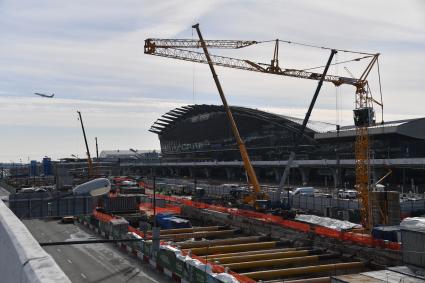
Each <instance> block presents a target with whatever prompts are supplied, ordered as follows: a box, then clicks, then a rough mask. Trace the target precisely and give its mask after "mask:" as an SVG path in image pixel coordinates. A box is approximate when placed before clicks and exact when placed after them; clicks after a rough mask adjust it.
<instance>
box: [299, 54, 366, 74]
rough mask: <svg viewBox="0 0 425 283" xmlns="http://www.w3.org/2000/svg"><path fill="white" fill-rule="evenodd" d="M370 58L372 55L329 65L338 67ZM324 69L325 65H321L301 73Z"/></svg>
mask: <svg viewBox="0 0 425 283" xmlns="http://www.w3.org/2000/svg"><path fill="white" fill-rule="evenodd" d="M337 54H338V53H337ZM370 57H373V56H372V55H370V56H363V57H358V58H353V59H350V60H346V61H341V62H336V63H333V64H331V66H335V65H340V64H344V63H349V62H354V61H356V62H359V61H360V60H363V59H367V58H370ZM324 67H326V66H325V65H323V66H317V67H312V68H307V69H303V70H301V71H309V70H313V69H319V68H324Z"/></svg>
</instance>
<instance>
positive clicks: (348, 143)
mask: <svg viewBox="0 0 425 283" xmlns="http://www.w3.org/2000/svg"><path fill="white" fill-rule="evenodd" d="M231 110H232V113H233V115H234V118H235V120H236V123H237V125H238V128H239V131H240V134H241V136H242V138H243V139H244V141H245V144H246V147H247V149H248V152H249V155H250V158H251V160H252V161H253V164H254V167H255V168H256V171H257V174H258V175H259V177H260V179H263V180H266V179H267V180H269V181H276V180H277V179H278V176H280V171H281V170H283V168H284V164H285V161H286V160H287V159H288V156H289V153H290V151H291V149H292V148H293V147H294V142H295V137H296V135H297V133H298V132H299V130H300V128H301V124H302V120H301V119H297V118H293V117H288V116H283V115H278V114H273V113H269V112H265V111H261V110H257V109H251V108H246V107H236V106H234V107H231ZM150 131H151V132H153V133H155V134H157V135H158V137H159V140H160V144H161V155H162V162H163V163H164V165H165V164H167V163H168V164H175V165H174V166H176V168H177V167H178V168H177V169H180V170H178V171H180V173H179V174H183V175H186V173H187V170H189V171H191V173H190V174H189V175H193V174H195V175H196V174H199V171H200V170H199V169H200V167H202V166H201V165H200V164H202V163H205V166H204V167H205V168H202V169H203V170H201V171H203V172H206V173H205V175H208V174H209V175H211V173H214V172H213V171H214V170H215V169H217V168H214V166H213V165H211V166H209V165H207V164H211V163H212V164H214V163H217V162H219V163H220V164H221V165H225V164H228V166H227V170H225V171H226V176H227V177H228V178H230V179H232V178H235V179H238V178H240V176H239V175H240V174H241V173H242V174H243V170H241V169H242V167H241V163H240V162H239V163H238V162H236V163H235V161H240V160H241V158H240V154H239V150H238V148H237V146H236V143H235V139H234V137H233V135H232V131H231V128H230V126H229V123H228V120H227V116H226V113H225V112H224V109H223V107H222V106H217V105H187V106H182V107H179V108H176V109H173V110H171V111H169V112H167V113H165V114H164V115H162V116H161V117H160V118H158V119H157V121H156V122H155V123H154V124H153V125H152V126H151V128H150ZM355 136H356V129H355V127H354V126H342V127H338V128H337V126H336V125H333V124H329V123H323V122H317V121H310V122H309V123H308V125H307V128H306V130H305V132H304V135H303V137H302V139H301V142H300V145H299V146H298V150H297V152H296V153H297V155H296V160H297V162H296V163H295V166H294V168H293V170H291V174H292V176H293V181H294V183H296V182H299V183H318V184H323V182H325V183H327V182H333V183H335V185H336V186H342V185H346V184H347V183H348V184H352V183H353V182H354V141H355ZM369 136H370V144H371V147H370V154H371V160H372V161H371V173H372V177H373V178H372V179H375V180H376V179H379V177H380V176H381V175H383V174H385V172H387V171H388V170H390V169H391V170H392V171H393V173H392V174H391V175H390V176H389V177H388V178H387V179H386V181H385V182H384V183H389V184H391V185H392V186H398V187H401V186H403V189H404V190H407V191H408V190H411V189H412V190H417V189H419V190H421V189H423V188H422V186H423V185H424V184H425V177H424V173H425V118H417V119H409V120H400V121H391V122H385V123H384V124H377V125H375V126H373V127H370V128H369ZM177 164H181V166H177ZM184 164H186V165H184ZM237 164H239V166H238V165H237ZM208 166H209V167H210V172H208V170H209V169H208ZM224 167H226V166H224ZM238 167H240V168H238ZM190 169H192V170H190ZM232 171H233V172H232ZM292 171H293V172H292ZM229 172H230V173H229ZM213 175H214V174H213ZM397 177H398V178H397ZM397 179H398V180H403V182H402V183H401V184H396V183H392V180H394V181H395V180H397ZM327 185H329V184H327Z"/></svg>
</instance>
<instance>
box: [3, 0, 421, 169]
mask: <svg viewBox="0 0 425 283" xmlns="http://www.w3.org/2000/svg"><path fill="white" fill-rule="evenodd" d="M195 23H199V24H200V28H201V31H202V33H203V36H204V38H205V39H243V40H256V41H268V40H272V39H276V38H279V39H282V40H287V41H292V42H300V43H308V44H313V45H317V46H326V47H332V48H338V49H344V50H357V51H364V52H368V53H380V57H379V67H380V78H381V83H382V84H381V86H382V94H383V101H384V120H385V121H390V120H397V119H406V118H415V117H425V110H424V105H425V92H424V84H425V81H424V74H425V1H423V0H418V1H414V0H405V1H399V0H398V1H393V0H375V1H370V0H355V1H354V0H353V1H348V0H323V1H314V0H298V1H295V0H293V1H292V0H280V1H278V0H273V1H272V0H269V1H268V0H228V1H226V0H216V1H207V0H196V1H195V0H194V1H189V0H169V1H140V0H122V1H112V0H91V1H87V0H84V1H83V0H74V1H60V0H39V1H33V0H0V78H1V79H0V131H1V136H0V137H1V138H0V162H28V160H32V159H36V160H40V159H42V158H43V157H44V156H50V157H51V158H53V159H58V158H63V157H70V156H71V154H74V155H77V156H79V157H84V156H85V146H84V140H83V136H82V132H81V128H80V124H79V121H78V120H77V111H78V110H79V111H81V112H82V115H83V120H84V124H85V127H86V132H87V137H88V141H89V144H90V149H91V151H92V155H93V153H94V151H95V143H94V138H95V137H98V140H99V149H100V150H114V149H129V148H137V149H159V140H158V137H157V135H155V134H153V133H151V132H149V131H148V129H149V128H150V126H151V125H152V124H153V123H154V122H155V120H156V119H157V118H158V117H160V116H161V115H162V114H164V113H166V112H167V111H169V110H171V109H173V108H175V107H178V106H182V105H187V104H193V103H197V104H220V100H219V96H218V93H217V90H216V88H215V85H214V83H213V80H212V77H211V73H210V71H209V69H208V66H206V65H201V64H196V63H190V62H184V61H177V60H172V59H167V58H161V57H157V56H150V55H145V54H144V53H143V45H144V40H145V39H146V38H189V39H191V38H194V39H197V35H196V33H194V32H193V30H192V28H191V26H192V25H193V24H195ZM273 48H274V46H273V44H272V43H263V44H259V45H255V46H253V47H249V48H245V49H241V50H226V51H225V52H224V53H223V52H222V51H221V52H217V50H210V52H211V53H214V54H223V55H226V56H232V57H236V58H247V59H250V60H253V61H255V62H264V63H268V62H270V59H271V58H272V55H273ZM328 57H329V50H324V49H318V48H307V47H303V46H298V45H295V44H283V43H282V44H280V53H279V59H280V65H281V67H283V68H294V69H305V68H309V67H315V66H322V65H324V64H325V63H326V61H327V59H328ZM354 57H356V56H355V55H353V54H349V53H344V52H339V53H338V55H337V56H336V58H334V63H335V62H343V61H344V60H350V59H353V58H354ZM366 63H367V61H364V60H363V61H361V62H352V63H347V64H345V63H344V64H338V65H334V66H331V68H330V70H329V72H331V73H333V74H336V75H340V76H346V77H349V76H350V75H349V74H348V72H347V71H346V70H345V69H344V67H346V68H347V69H348V70H349V71H350V72H351V73H352V74H353V75H354V76H355V77H358V76H359V75H360V72H361V70H362V68H364V66H365V64H366ZM318 70H320V69H317V70H316V71H318ZM216 71H217V73H218V75H219V78H220V80H221V83H222V86H223V89H224V92H225V94H226V96H227V99H228V101H229V104H231V105H238V106H246V107H252V108H258V109H261V110H265V111H270V112H274V113H278V114H283V115H289V116H294V117H298V118H303V117H304V114H305V112H306V110H307V107H308V104H309V102H310V99H311V97H312V95H313V92H314V90H315V88H316V85H317V82H315V81H309V80H303V79H297V78H288V77H282V76H274V75H267V74H259V73H252V72H247V71H240V70H233V69H226V68H219V67H217V68H216ZM368 79H369V82H370V85H371V89H372V93H373V94H374V97H376V98H379V97H380V93H379V84H378V81H379V80H378V75H377V69H376V68H374V69H373V71H372V72H371V75H370V76H369V78H368ZM354 91H355V90H354V89H353V87H350V86H341V87H339V88H336V87H334V86H333V85H331V84H326V83H325V84H324V86H323V88H322V91H321V93H320V95H319V98H318V101H317V104H316V107H315V109H314V110H313V114H312V117H311V119H312V120H318V121H323V122H329V123H334V124H341V125H347V124H352V109H353V108H354V98H355V96H354ZM34 92H41V93H47V94H51V93H55V97H54V98H52V99H49V98H42V97H37V96H36V95H34ZM377 113H378V117H380V115H381V114H380V110H379V108H377Z"/></svg>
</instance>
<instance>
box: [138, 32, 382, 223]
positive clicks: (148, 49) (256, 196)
mask: <svg viewBox="0 0 425 283" xmlns="http://www.w3.org/2000/svg"><path fill="white" fill-rule="evenodd" d="M192 27H193V28H194V29H196V32H197V34H198V37H199V40H195V39H157V38H148V39H146V40H145V46H144V53H145V54H149V55H155V56H161V57H166V58H172V59H179V60H184V61H190V62H196V63H204V64H208V65H209V67H210V70H211V73H212V76H213V79H214V82H215V84H216V87H217V90H218V92H219V94H220V98H221V100H222V102H223V106H224V109H225V111H226V113H227V116H228V119H229V123H230V125H231V128H232V132H233V135H234V137H235V139H236V143H237V145H238V147H239V151H240V153H241V157H242V161H243V164H244V168H245V170H246V172H247V175H248V179H249V183H250V185H251V187H252V192H251V194H249V195H248V196H245V197H244V198H243V202H244V203H246V204H249V205H251V206H252V207H253V208H255V209H262V208H261V206H260V205H259V204H260V203H261V202H264V201H266V200H267V195H266V194H265V193H264V192H262V191H261V188H260V185H259V183H258V179H257V176H256V174H255V171H254V168H253V166H252V164H251V161H250V159H249V156H248V153H247V150H246V147H245V144H244V142H243V140H242V138H241V137H240V134H239V131H238V129H237V126H236V123H235V121H234V119H233V116H232V113H231V111H230V108H229V106H228V104H227V101H226V98H225V96H224V93H223V89H222V87H221V85H220V81H219V80H218V77H217V74H216V72H215V69H214V66H221V67H228V68H233V69H239V70H246V71H252V72H260V73H265V74H273V75H280V76H286V77H293V78H301V79H308V80H315V81H319V83H318V86H317V88H316V91H315V94H314V96H313V99H312V101H311V103H310V107H309V110H308V112H307V114H306V117H305V119H304V121H303V124H302V126H301V128H300V129H299V130H298V133H297V140H298V141H299V140H300V139H301V138H302V137H303V136H304V129H305V127H306V125H307V123H308V120H309V117H310V114H311V111H312V109H313V107H314V104H315V101H316V98H317V96H318V94H319V91H320V88H321V85H322V83H323V82H330V83H333V84H334V85H335V86H336V87H338V86H341V85H351V86H354V87H355V89H356V92H355V109H354V111H353V112H354V123H355V126H356V141H355V145H354V147H355V159H356V166H355V167H356V188H357V190H358V192H359V197H358V198H359V202H360V203H361V209H360V214H361V222H362V224H363V227H365V228H366V229H369V228H370V227H371V222H370V217H369V215H370V206H369V189H370V172H369V171H370V168H369V146H370V145H369V136H368V127H369V126H373V125H374V124H375V117H374V109H373V105H374V104H377V105H379V106H380V107H381V109H383V102H382V93H381V99H380V101H378V100H376V99H374V98H373V96H372V92H371V90H370V87H369V83H368V80H367V77H368V75H369V74H370V72H371V70H372V68H373V67H374V66H375V65H377V66H378V74H379V63H378V57H379V55H380V54H379V53H376V54H373V53H365V52H358V51H351V50H342V49H332V48H327V47H321V46H313V45H308V44H301V43H296V42H291V41H283V40H278V39H277V40H276V41H275V42H276V43H275V50H274V55H273V59H272V60H271V62H270V63H256V62H253V61H251V60H247V59H238V58H232V57H225V56H218V55H210V54H209V52H208V48H217V49H242V48H246V47H249V46H252V45H256V44H260V43H263V42H259V41H254V40H250V41H243V40H204V39H203V37H202V34H201V31H200V29H199V24H196V25H194V26H192ZM279 42H284V43H288V44H293V45H294V44H297V45H304V46H307V47H313V48H318V49H321V50H330V51H331V55H330V57H329V60H328V62H327V64H326V65H325V66H320V67H315V68H309V69H301V70H300V69H293V68H282V67H280V66H279V58H278V55H279ZM197 48H202V49H203V53H201V52H197V51H192V50H188V49H197ZM336 52H344V53H346V54H352V55H353V54H354V55H357V56H360V57H356V58H354V59H350V60H347V61H344V62H339V63H334V64H331V61H332V57H333V55H334V54H336ZM362 60H370V61H369V62H368V63H367V66H366V68H365V69H364V70H363V72H362V74H361V76H360V77H359V78H354V77H343V76H338V75H329V74H327V70H328V68H329V66H330V65H335V64H341V63H347V62H354V61H357V62H358V61H362ZM323 67H324V68H325V69H324V71H323V73H317V72H312V71H311V70H312V69H317V68H323ZM296 149H297V144H296V146H295V148H294V149H293V150H292V151H291V153H290V157H289V160H288V162H287V165H286V168H285V171H284V174H283V176H282V178H281V182H280V186H282V185H283V184H284V183H285V180H286V178H287V176H288V174H289V170H290V168H291V165H292V163H293V160H294V159H295V152H296Z"/></svg>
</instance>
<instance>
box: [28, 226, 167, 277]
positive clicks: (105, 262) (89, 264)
mask: <svg viewBox="0 0 425 283" xmlns="http://www.w3.org/2000/svg"><path fill="white" fill-rule="evenodd" d="M23 223H24V224H25V225H26V226H27V228H28V229H29V230H30V231H31V233H32V234H33V236H34V237H35V238H36V239H37V240H38V241H39V242H55V241H70V240H85V239H100V237H99V236H98V235H95V234H93V233H92V232H91V231H90V230H88V229H87V228H85V227H83V226H80V225H79V224H61V223H59V221H58V220H23ZM44 249H45V250H46V251H47V252H48V253H49V254H50V255H52V256H53V258H54V259H55V261H56V262H57V264H58V265H59V266H60V267H61V268H62V270H63V271H64V272H65V273H66V275H67V276H68V277H69V279H71V281H72V282H84V283H86V282H92V283H100V282H111V283H112V282H114V283H115V282H143V283H145V282H146V283H153V282H158V283H159V282H161V283H162V282H172V281H171V280H170V279H169V278H168V277H165V275H163V274H160V273H158V272H157V271H156V270H154V269H153V268H152V267H151V266H150V265H149V264H146V263H141V262H140V261H139V260H137V259H135V258H132V257H131V256H129V255H127V254H125V253H122V252H121V251H119V250H118V248H117V247H115V246H114V245H112V244H85V245H63V246H47V247H44Z"/></svg>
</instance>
